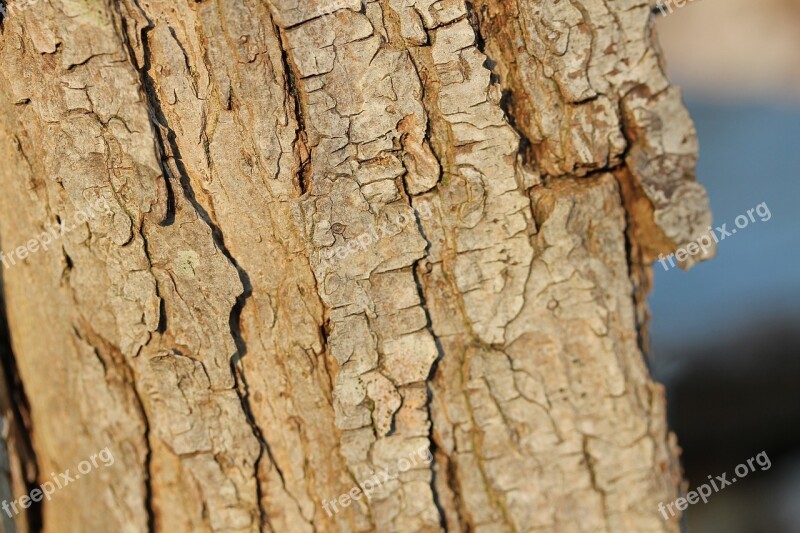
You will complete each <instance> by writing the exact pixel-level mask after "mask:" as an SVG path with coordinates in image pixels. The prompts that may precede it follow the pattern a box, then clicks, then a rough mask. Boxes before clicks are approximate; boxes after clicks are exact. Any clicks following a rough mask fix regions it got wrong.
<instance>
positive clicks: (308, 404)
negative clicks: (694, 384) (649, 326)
mask: <svg viewBox="0 0 800 533" xmlns="http://www.w3.org/2000/svg"><path fill="white" fill-rule="evenodd" d="M11 6H15V4H14V3H13V2H12V3H11ZM2 24H3V27H2V34H1V35H0V61H2V65H3V69H2V72H0V150H2V152H0V157H2V161H3V165H2V167H0V187H2V191H3V194H2V196H1V198H0V220H2V224H0V242H1V243H2V247H3V250H4V251H8V250H13V249H15V248H16V247H17V246H19V245H22V244H24V243H25V242H27V241H29V240H30V239H32V238H35V237H36V236H37V235H38V234H40V233H42V232H43V231H45V229H46V228H47V226H48V225H53V226H55V225H57V224H58V223H59V222H60V221H66V222H67V223H70V224H71V223H73V221H76V218H75V217H76V214H80V213H85V212H86V211H87V210H88V209H89V208H90V206H97V205H99V204H98V202H99V203H106V204H107V205H108V208H109V212H108V213H106V212H105V211H104V210H102V209H101V210H99V211H98V212H96V213H95V215H96V216H92V217H89V218H88V220H85V221H84V220H81V219H77V220H78V223H75V228H74V229H72V230H71V231H69V232H67V233H66V234H65V235H64V236H63V237H59V238H58V239H57V240H56V242H55V243H54V244H53V245H52V246H51V247H50V248H49V249H48V250H39V251H38V252H37V253H33V254H30V256H29V257H27V258H25V259H20V258H19V257H18V258H17V261H16V264H14V265H11V266H10V267H9V268H7V269H6V272H5V278H4V288H5V301H6V305H7V315H8V323H9V329H10V332H11V341H12V346H13V353H14V358H15V362H16V366H17V367H18V369H19V374H20V376H21V381H22V384H23V385H24V388H25V393H26V395H27V398H28V401H29V403H30V410H31V417H32V423H31V424H30V433H31V439H32V442H33V448H34V450H35V453H36V464H37V466H38V471H39V479H40V480H44V479H45V478H46V477H47V473H48V472H58V471H63V470H64V469H65V468H69V467H70V466H73V465H75V464H76V463H78V462H79V461H81V460H82V459H85V458H87V457H88V456H89V455H90V454H92V453H94V452H96V451H98V450H100V449H103V448H104V447H106V446H108V447H109V449H110V450H111V451H112V452H113V454H114V458H115V463H114V465H113V466H111V467H108V468H104V469H102V468H101V469H97V470H96V471H94V472H92V474H91V475H87V476H85V477H84V478H81V479H80V481H79V482H76V484H75V486H74V487H69V488H65V489H63V490H61V491H59V492H58V493H56V494H54V496H53V497H52V499H51V500H50V501H45V502H43V504H41V505H42V506H41V512H42V520H43V524H44V528H45V529H46V530H49V531H56V530H61V529H62V528H66V529H67V530H76V531H77V530H95V529H96V530H101V531H105V530H122V531H148V530H154V531H255V530H259V529H260V530H264V531H273V530H274V531H292V532H295V531H298V532H300V531H370V530H375V531H438V530H441V529H443V528H446V529H448V530H452V531H458V530H464V531H468V530H469V531H487V532H488V531H533V530H537V531H606V530H607V531H675V530H677V529H678V525H677V522H676V521H674V520H673V521H671V522H665V521H664V520H663V519H662V517H661V515H660V514H659V513H658V510H657V504H658V502H659V501H669V500H672V499H673V498H674V497H675V496H676V494H677V490H678V489H677V485H678V483H679V479H680V475H679V468H678V464H677V458H676V447H675V445H674V439H672V438H671V437H670V436H669V435H668V432H667V428H666V423H665V415H664V397H663V390H662V388H661V387H660V386H659V385H657V384H654V383H653V382H652V381H651V379H650V377H649V375H648V371H647V368H646V366H645V364H644V361H643V357H642V355H643V353H642V350H643V341H642V340H641V339H642V338H643V334H644V327H645V321H646V304H645V302H644V295H645V293H646V291H647V289H648V287H649V263H651V262H652V260H653V258H654V257H655V256H656V255H657V254H658V253H661V252H666V251H668V250H671V249H672V248H674V247H675V246H678V245H682V244H684V243H685V242H687V241H688V240H690V239H691V238H692V237H693V236H694V235H695V234H696V233H698V232H699V231H702V230H704V229H705V227H706V226H707V225H708V223H709V222H710V215H709V213H708V207H707V201H706V198H705V193H704V192H703V190H702V188H701V187H700V186H699V185H697V184H696V183H695V182H694V177H693V167H694V163H695V159H696V140H695V135H694V130H693V127H692V124H691V121H690V119H689V117H688V115H687V113H686V111H685V110H684V108H683V106H682V104H681V102H680V96H679V93H678V91H677V89H675V88H674V87H671V86H670V85H669V83H668V81H667V79H666V76H665V75H664V71H663V65H662V63H661V61H660V57H659V52H658V49H657V47H656V45H655V43H654V37H653V31H652V21H651V15H650V6H648V5H647V4H642V3H637V2H633V1H628V0H625V1H620V2H614V3H611V4H609V3H606V2H602V1H600V0H575V1H573V2H569V3H564V2H554V1H550V0H510V1H505V0H504V1H502V2H500V1H494V0H479V1H477V2H475V3H474V4H465V3H464V2H463V1H462V0H439V1H433V0H370V1H369V2H367V3H365V4H363V5H362V4H361V3H360V2H359V0H338V1H335V2H334V1H331V0H328V1H322V0H271V1H269V2H262V1H257V0H235V1H233V0H232V1H229V0H205V1H177V2H173V1H166V0H104V1H97V2H94V1H92V2H90V1H88V0H54V1H52V2H37V3H33V4H26V3H23V2H17V4H16V7H15V8H14V9H11V10H10V12H9V14H8V16H7V18H6V19H5V20H3V23H2ZM412 208H413V209H412ZM95 210H96V207H95ZM401 217H402V218H401ZM84 218H85V217H84ZM366 236H369V238H367V237H366ZM367 241H369V242H367ZM348 244H349V245H350V247H349V248H345V247H344V246H346V245H348ZM358 244H361V247H358ZM345 250H348V251H345ZM337 252H338V254H337ZM331 254H333V255H331ZM420 449H430V450H431V451H432V453H433V457H434V460H433V461H432V463H431V464H426V463H424V462H420V463H417V464H415V465H414V466H413V467H412V468H410V469H409V470H408V471H405V472H403V473H402V474H400V476H399V477H398V478H397V479H393V480H391V481H389V482H386V483H384V484H382V485H381V486H380V487H377V488H376V490H375V491H374V493H373V494H372V495H371V498H369V499H367V498H366V497H362V498H360V499H359V500H358V501H354V502H353V503H352V504H351V505H348V506H347V507H343V505H341V504H340V505H339V507H338V508H339V512H333V513H329V512H326V510H325V506H324V505H323V504H325V503H326V502H328V501H330V500H331V499H334V498H337V497H338V496H339V495H340V494H345V493H348V492H349V491H350V490H351V489H352V488H353V487H355V486H356V483H357V482H361V481H362V480H365V479H367V478H370V477H372V476H373V474H374V473H375V472H377V471H380V470H381V469H383V468H389V469H397V465H398V463H399V462H400V461H402V460H403V459H404V458H408V457H411V456H412V455H413V454H414V453H415V452H416V451H417V450H420ZM18 492H19V491H18ZM18 495H19V494H18Z"/></svg>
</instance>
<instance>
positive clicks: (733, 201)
mask: <svg viewBox="0 0 800 533" xmlns="http://www.w3.org/2000/svg"><path fill="white" fill-rule="evenodd" d="M656 30H657V32H658V35H659V40H660V42H661V45H662V48H663V49H664V53H665V56H666V58H667V64H668V69H669V73H670V77H671V79H672V80H673V81H674V82H676V83H677V84H679V85H681V87H682V88H683V92H684V98H685V100H686V104H687V106H688V107H689V111H690V112H691V114H692V117H693V118H694V121H695V125H696V127H697V132H698V137H699V140H700V163H699V166H698V179H699V180H700V181H701V182H702V183H703V184H704V185H705V187H706V189H707V190H708V193H709V196H710V198H711V207H712V209H713V211H714V221H715V226H718V225H721V224H723V223H727V224H728V229H731V228H732V227H735V226H734V219H735V218H736V217H737V216H738V215H742V214H746V212H747V210H748V209H752V208H755V207H756V206H757V205H758V204H761V203H762V202H766V204H767V206H768V208H769V211H770V213H771V218H770V219H769V220H768V221H763V222H762V221H761V219H760V217H758V216H756V222H755V223H750V224H749V225H748V226H747V228H745V229H741V230H739V231H738V232H737V233H736V235H732V236H731V237H728V238H727V239H725V240H724V241H722V242H721V243H720V245H719V248H718V254H717V257H716V259H714V260H713V261H710V262H707V263H703V264H700V265H698V266H696V267H694V268H692V269H691V270H690V271H688V272H683V271H681V270H679V269H670V270H669V271H664V270H663V268H661V266H660V265H658V264H656V265H655V266H654V271H655V287H654V291H653V293H652V296H651V299H650V303H651V308H652V312H653V321H652V324H651V332H652V354H651V360H650V363H651V367H652V369H653V373H654V375H655V378H656V379H657V380H658V381H660V382H662V383H664V384H665V385H666V387H667V396H668V402H669V418H670V424H671V427H672V429H673V430H674V431H675V432H676V433H677V434H678V439H679V442H680V445H681V447H682V448H683V465H684V468H685V470H686V478H687V479H688V480H689V483H690V487H689V488H690V490H691V489H692V488H694V487H696V486H698V485H700V484H702V483H704V482H706V481H707V480H708V476H709V475H711V476H716V475H719V474H722V473H723V472H728V473H729V474H728V477H729V478H730V477H731V476H733V475H735V474H734V473H733V469H734V468H735V467H736V466H737V465H738V464H740V463H743V462H746V461H747V459H749V458H751V457H753V456H755V455H756V454H758V453H759V452H761V451H764V452H766V453H767V455H768V456H769V458H770V460H771V463H772V466H771V468H769V469H768V470H766V471H761V470H760V468H758V467H757V470H756V472H755V473H751V474H749V475H748V477H747V478H746V480H742V481H741V482H739V483H737V484H735V485H731V486H728V487H727V488H725V489H724V490H722V491H721V492H718V493H715V494H712V496H711V497H710V499H709V502H708V503H707V504H703V503H702V502H700V503H698V504H696V505H692V506H690V507H689V509H688V511H687V514H686V517H685V521H686V527H687V529H688V531H690V532H702V533H716V532H725V533H739V532H743V533H744V532H746V533H756V532H765V533H766V532H769V533H784V532H786V533H800V276H798V263H796V262H795V261H800V236H798V233H797V231H798V229H800V206H798V205H796V204H795V202H798V201H800V0H694V1H692V2H687V3H686V4H685V5H684V7H681V8H673V12H672V13H671V14H669V13H668V14H667V15H666V16H661V15H659V16H657V17H656Z"/></svg>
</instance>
